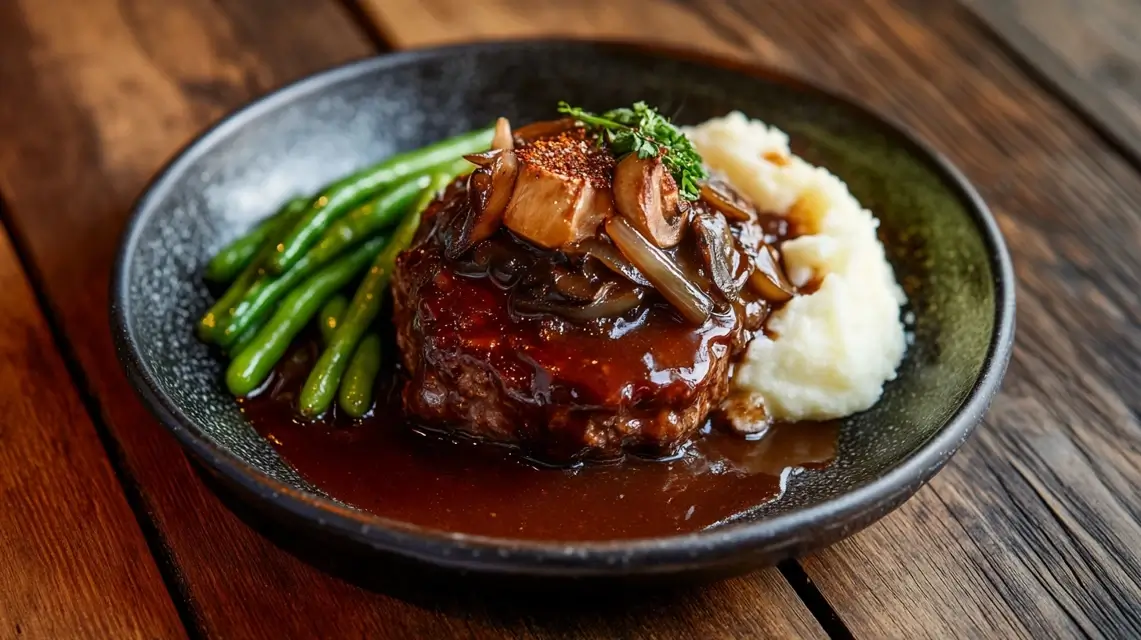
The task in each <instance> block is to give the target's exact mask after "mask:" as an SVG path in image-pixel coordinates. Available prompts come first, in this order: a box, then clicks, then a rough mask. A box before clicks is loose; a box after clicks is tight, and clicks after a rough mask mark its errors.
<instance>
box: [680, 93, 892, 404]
mask: <svg viewBox="0 0 1141 640" xmlns="http://www.w3.org/2000/svg"><path fill="white" fill-rule="evenodd" d="M686 134H687V135H688V136H689V137H690V139H691V140H692V141H693V143H694V146H696V147H697V150H698V152H700V153H701V155H702V156H703V157H704V158H705V161H706V163H707V164H708V165H709V166H710V168H712V169H713V170H714V171H716V172H719V173H721V174H723V175H724V176H725V178H727V179H728V181H729V182H730V183H731V184H732V185H733V187H734V188H736V189H737V191H739V192H740V193H741V194H742V195H744V196H746V197H748V198H749V199H750V200H752V201H753V202H754V203H755V204H756V205H757V207H758V208H760V209H762V210H765V211H771V212H776V213H780V214H782V215H788V216H795V218H796V220H798V221H800V222H802V223H805V224H806V228H808V229H811V230H812V231H813V233H811V234H810V235H803V236H801V237H799V238H796V239H795V240H790V241H788V242H785V243H784V245H783V246H782V247H781V249H782V253H783V255H784V262H785V268H786V271H787V273H788V276H789V279H791V280H792V281H793V282H794V283H795V284H797V285H804V284H805V283H807V282H808V281H809V280H812V279H814V278H815V279H818V280H819V282H820V286H819V288H818V289H817V290H816V291H815V292H813V293H812V294H811V295H802V296H798V297H796V298H793V299H792V301H790V302H789V303H788V304H787V305H785V307H784V308H782V309H781V310H780V311H777V312H776V313H775V314H773V316H772V317H771V318H769V321H768V325H767V327H768V329H769V331H770V333H771V334H772V335H773V336H774V337H773V338H772V339H769V338H766V337H763V336H761V337H758V338H757V339H756V340H754V341H753V342H752V343H751V344H750V345H749V347H748V349H747V351H746V353H745V357H744V359H743V360H742V361H741V363H740V364H738V366H737V369H736V375H735V376H734V378H733V385H734V387H735V388H736V391H738V392H745V393H747V394H750V395H753V396H754V397H759V398H760V399H762V400H763V402H764V408H765V411H766V412H767V414H768V415H769V416H770V417H771V418H773V419H774V420H826V419H830V418H839V417H843V416H847V415H850V414H852V413H856V412H858V411H863V410H865V409H867V408H869V407H871V406H872V405H873V404H875V403H876V401H877V400H879V398H880V395H881V394H882V393H883V384H884V382H886V381H888V380H891V379H893V378H895V371H896V368H897V367H898V366H899V363H900V361H901V360H902V358H903V352H904V349H905V339H904V329H903V324H902V323H901V322H900V305H901V304H902V303H903V302H904V296H903V291H902V290H901V289H900V287H899V284H898V283H897V282H896V280H895V276H894V274H893V273H892V270H891V266H890V265H889V264H888V262H887V259H886V258H885V256H884V249H883V245H881V244H880V242H879V239H878V238H877V237H876V227H877V226H878V224H879V223H878V221H877V220H876V219H875V218H874V217H872V214H871V212H869V211H868V210H866V209H864V208H863V207H861V206H860V204H859V203H858V202H857V201H856V199H855V198H854V197H852V194H851V193H849V192H848V188H847V187H846V186H845V185H844V183H843V182H841V181H840V179H839V178H837V177H836V176H834V175H832V174H831V173H829V172H828V171H826V170H825V169H823V168H820V167H814V166H812V165H810V164H808V163H807V162H804V161H803V160H801V159H800V158H797V157H795V156H793V155H792V154H791V152H790V151H789V147H788V136H787V135H785V134H784V133H782V132H781V131H778V130H777V129H775V128H770V127H768V126H767V125H765V124H764V123H762V122H760V121H757V120H749V119H747V118H746V117H745V116H744V115H743V114H741V113H737V112H734V113H731V114H729V115H727V116H725V117H723V118H717V119H714V120H710V121H708V122H706V123H704V124H702V125H699V126H697V127H693V128H690V129H687V130H686Z"/></svg>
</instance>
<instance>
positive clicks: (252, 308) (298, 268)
mask: <svg viewBox="0 0 1141 640" xmlns="http://www.w3.org/2000/svg"><path fill="white" fill-rule="evenodd" d="M336 257H337V256H335V255H327V256H325V255H322V256H311V255H308V254H307V255H304V256H302V257H301V259H300V260H298V261H297V264H295V265H293V268H292V269H290V270H289V271H286V272H285V273H283V274H281V275H273V274H271V273H264V270H263V272H262V273H260V274H259V276H258V277H257V278H256V279H255V280H254V281H253V282H252V283H250V284H249V286H248V287H247V288H246V291H245V293H244V295H243V296H242V298H241V299H240V300H239V301H238V302H237V303H235V304H234V305H233V307H232V310H231V312H230V314H229V320H228V321H227V322H226V324H225V325H224V326H222V327H220V328H219V330H216V331H215V332H214V341H215V342H216V343H218V345H220V346H221V347H222V348H230V347H231V346H232V345H233V343H234V341H235V340H237V338H238V336H239V335H241V333H242V332H243V331H245V330H246V329H247V328H248V327H250V326H252V325H255V324H258V323H260V322H263V321H264V320H265V319H266V318H267V317H268V316H269V315H270V314H271V313H273V305H274V304H275V303H276V302H277V301H278V300H281V299H282V298H283V297H285V296H286V295H287V294H288V293H289V292H290V291H291V290H292V289H293V288H294V287H296V286H297V285H298V283H300V282H302V281H303V280H305V278H307V277H309V275H310V274H312V273H313V272H315V271H316V270H317V269H319V268H321V267H322V266H324V265H326V264H328V263H329V262H330V261H331V260H332V259H335V258H336Z"/></svg>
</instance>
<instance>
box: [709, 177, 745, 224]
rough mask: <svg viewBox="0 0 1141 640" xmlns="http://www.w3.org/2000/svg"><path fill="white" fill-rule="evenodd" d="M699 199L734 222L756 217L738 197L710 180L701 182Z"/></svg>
mask: <svg viewBox="0 0 1141 640" xmlns="http://www.w3.org/2000/svg"><path fill="white" fill-rule="evenodd" d="M701 199H702V200H704V201H705V203H706V204H708V205H709V206H711V207H713V208H714V209H716V210H718V211H720V212H721V213H722V214H724V215H725V217H726V218H728V219H730V220H732V221H734V222H748V221H750V220H752V219H753V218H754V217H756V214H755V213H754V212H753V211H750V210H749V209H747V208H745V207H747V206H748V205H747V204H744V203H741V202H740V201H739V200H740V199H739V198H735V197H733V196H732V195H730V194H729V193H727V192H725V191H724V190H723V189H721V188H720V187H719V186H717V185H715V184H714V183H712V182H705V183H702V185H701Z"/></svg>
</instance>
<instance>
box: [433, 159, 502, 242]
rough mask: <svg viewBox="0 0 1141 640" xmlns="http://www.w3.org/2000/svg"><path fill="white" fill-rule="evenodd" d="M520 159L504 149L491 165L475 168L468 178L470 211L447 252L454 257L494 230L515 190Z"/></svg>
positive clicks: (498, 224)
mask: <svg viewBox="0 0 1141 640" xmlns="http://www.w3.org/2000/svg"><path fill="white" fill-rule="evenodd" d="M518 175H519V160H518V158H516V157H515V152H514V151H511V150H510V149H508V150H506V151H502V152H500V153H499V155H498V156H497V157H496V158H495V163H494V164H493V165H492V166H491V167H490V168H487V167H484V168H480V169H476V170H475V171H473V172H472V174H471V176H470V177H469V178H468V212H467V216H466V217H465V219H464V223H463V226H462V227H461V228H460V230H459V232H458V233H457V234H456V236H455V238H454V239H453V241H452V244H451V246H449V247H448V249H447V251H446V252H445V255H446V256H447V257H448V258H450V259H452V260H455V259H456V258H459V257H460V256H461V255H463V254H464V253H466V252H467V251H468V249H471V248H472V247H473V246H474V245H475V244H476V243H478V242H480V241H481V240H484V239H486V238H488V237H490V236H491V234H493V233H495V232H496V231H497V230H498V229H499V227H500V225H501V224H503V212H504V211H506V210H507V203H508V202H510V201H511V194H512V192H513V191H514V190H515V179H516V178H517V177H518Z"/></svg>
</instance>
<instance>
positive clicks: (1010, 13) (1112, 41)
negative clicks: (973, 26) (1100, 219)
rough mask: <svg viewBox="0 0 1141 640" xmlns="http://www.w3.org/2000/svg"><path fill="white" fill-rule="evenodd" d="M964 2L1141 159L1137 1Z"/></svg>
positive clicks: (1140, 42)
mask: <svg viewBox="0 0 1141 640" xmlns="http://www.w3.org/2000/svg"><path fill="white" fill-rule="evenodd" d="M964 1H965V2H966V3H967V5H968V6H970V7H971V9H972V10H973V11H975V13H977V14H978V15H979V16H980V17H981V18H982V19H983V20H984V21H985V22H986V23H987V24H988V25H990V27H991V28H993V29H994V30H995V31H996V32H998V33H999V34H1001V35H1002V37H1003V38H1004V39H1006V40H1007V41H1008V44H1009V45H1010V46H1011V48H1012V49H1013V50H1015V51H1017V52H1018V53H1019V55H1021V56H1024V57H1025V58H1026V59H1027V61H1029V62H1030V63H1031V64H1032V65H1033V66H1035V67H1036V68H1037V69H1038V70H1039V71H1040V73H1042V74H1043V76H1044V77H1046V78H1048V79H1049V81H1050V82H1052V83H1054V84H1055V85H1056V86H1057V87H1058V89H1059V91H1062V92H1065V93H1066V94H1067V95H1068V97H1069V99H1070V100H1071V101H1072V102H1073V103H1074V104H1075V105H1077V106H1078V107H1079V108H1081V109H1082V110H1084V111H1086V112H1088V113H1089V114H1090V115H1091V116H1092V117H1093V118H1095V119H1096V120H1097V122H1098V125H1099V126H1102V127H1104V128H1105V129H1106V130H1107V131H1108V132H1109V134H1110V135H1112V136H1114V137H1115V138H1116V139H1118V140H1121V141H1122V143H1123V144H1125V145H1127V146H1128V147H1129V149H1130V151H1131V153H1132V154H1134V156H1135V158H1141V39H1138V38H1137V34H1138V33H1141V4H1139V3H1138V2H1137V1H1136V0H964Z"/></svg>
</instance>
